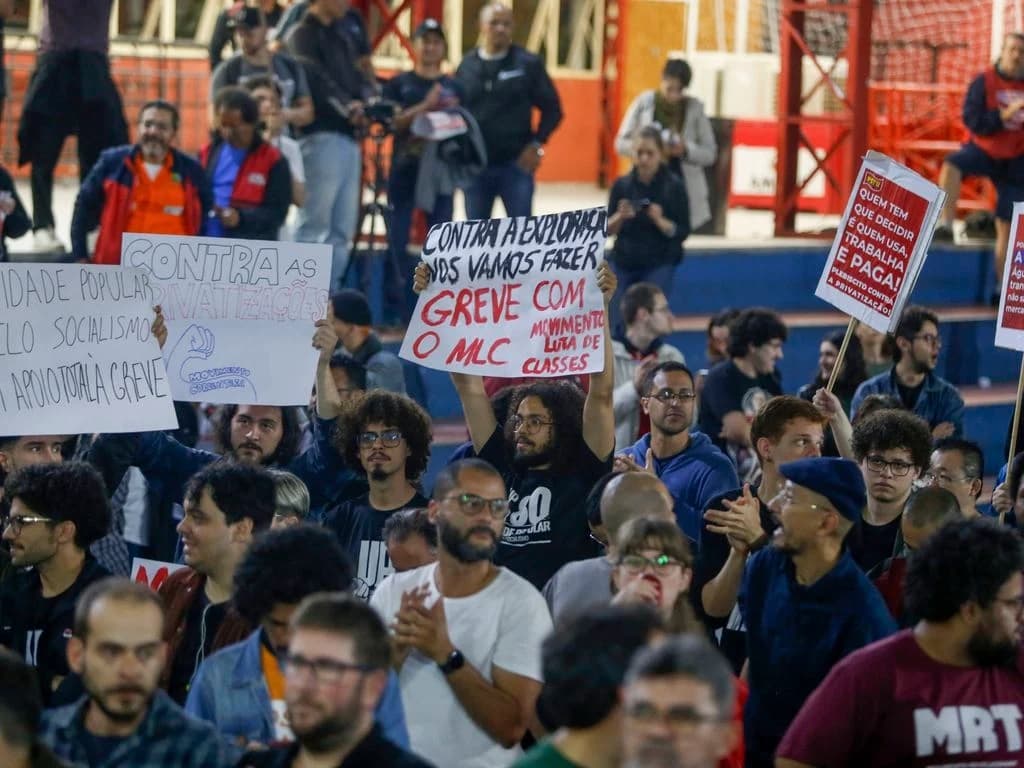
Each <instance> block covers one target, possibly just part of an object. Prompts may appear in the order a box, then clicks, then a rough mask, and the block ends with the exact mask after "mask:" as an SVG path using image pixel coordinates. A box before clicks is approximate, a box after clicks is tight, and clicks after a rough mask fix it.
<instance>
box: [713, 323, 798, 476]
mask: <svg viewBox="0 0 1024 768" xmlns="http://www.w3.org/2000/svg"><path fill="white" fill-rule="evenodd" d="M787 335H788V331H787V329H786V324H785V323H783V322H782V318H781V317H779V316H778V315H777V314H776V313H775V312H772V311H771V310H770V309H763V308H759V307H755V308H753V309H746V310H744V311H743V312H741V313H740V314H739V315H738V316H737V317H736V319H735V320H733V321H732V323H730V325H729V359H728V360H726V361H725V362H722V363H719V364H718V365H716V366H715V367H714V368H712V369H711V370H710V371H709V372H708V375H707V377H706V378H705V379H704V387H703V390H702V392H701V403H700V416H699V418H698V426H699V427H700V431H701V432H703V433H704V434H705V435H707V436H708V437H710V438H711V439H712V440H714V441H715V444H716V445H717V446H718V447H719V448H721V449H722V450H723V451H725V452H726V453H728V454H729V456H730V457H731V458H732V460H733V462H735V464H736V469H737V472H738V474H739V476H740V480H748V479H752V474H753V472H754V471H755V470H756V466H757V457H756V455H755V453H754V449H753V446H752V445H751V442H750V422H751V421H752V420H753V418H754V414H756V413H757V412H758V410H759V409H760V408H761V406H762V405H764V404H765V402H766V401H767V400H768V399H769V398H771V397H773V396H775V395H781V394H782V385H781V384H780V383H779V375H778V372H777V371H776V370H775V363H776V362H777V361H779V360H781V359H782V345H783V343H784V342H785V341H786V336H787Z"/></svg>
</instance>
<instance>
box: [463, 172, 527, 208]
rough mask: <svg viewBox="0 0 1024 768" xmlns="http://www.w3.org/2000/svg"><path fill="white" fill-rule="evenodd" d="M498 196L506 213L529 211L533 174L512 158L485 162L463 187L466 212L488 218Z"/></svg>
mask: <svg viewBox="0 0 1024 768" xmlns="http://www.w3.org/2000/svg"><path fill="white" fill-rule="evenodd" d="M499 197H500V198H501V202H502V203H503V204H504V205H505V212H506V213H507V214H508V215H509V216H530V215H532V214H533V175H532V174H529V173H527V172H526V171H524V170H523V169H522V168H520V167H519V166H518V165H517V164H516V161H515V160H510V161H509V162H507V163H502V164H501V165H489V166H487V168H485V169H484V172H483V173H481V174H480V175H479V176H477V177H476V179H475V180H474V181H473V183H472V184H470V185H469V186H468V187H467V188H466V216H467V217H468V218H470V219H489V218H491V210H492V209H493V208H494V201H495V199H496V198H499Z"/></svg>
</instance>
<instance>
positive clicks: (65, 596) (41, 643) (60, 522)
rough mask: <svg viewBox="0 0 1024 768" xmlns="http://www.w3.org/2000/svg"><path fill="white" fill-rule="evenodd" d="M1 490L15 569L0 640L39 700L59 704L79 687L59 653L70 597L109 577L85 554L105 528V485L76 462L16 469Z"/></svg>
mask: <svg viewBox="0 0 1024 768" xmlns="http://www.w3.org/2000/svg"><path fill="white" fill-rule="evenodd" d="M4 496H5V497H6V498H7V499H9V500H10V503H11V508H10V513H9V514H8V516H7V517H6V518H5V519H4V520H3V540H4V542H5V543H6V544H7V545H8V546H9V547H10V551H11V565H12V566H13V567H14V568H17V569H20V570H18V571H16V572H15V573H14V574H13V576H12V577H11V578H9V579H8V580H6V581H5V583H4V586H3V590H2V591H0V645H5V646H7V647H8V648H10V649H11V650H13V651H15V652H16V653H19V654H21V655H22V657H23V658H24V659H25V661H27V662H28V663H29V664H30V665H31V666H33V667H35V668H36V672H37V674H38V676H39V683H40V688H41V690H42V694H43V701H44V703H45V704H47V705H49V706H53V705H56V704H65V703H67V702H68V701H70V700H71V699H72V698H73V697H74V696H75V695H77V692H78V689H77V685H76V682H75V681H74V680H73V679H66V678H67V677H68V674H69V669H68V663H67V658H66V657H65V655H64V650H65V646H66V645H67V640H68V638H69V637H70V636H71V626H72V623H73V613H74V607H75V601H76V600H77V599H78V596H79V595H81V594H82V591H83V590H84V589H85V588H86V587H87V586H89V585H90V584H92V583H93V582H94V581H97V580H99V579H101V578H103V577H104V576H108V575H109V574H108V573H107V571H106V570H105V569H104V568H103V567H102V566H101V565H100V564H99V563H98V562H97V561H96V560H95V559H94V558H93V557H92V555H90V554H89V545H90V544H92V543H93V542H94V541H96V540H97V539H99V538H100V537H101V536H103V535H104V534H105V533H106V532H107V531H108V530H109V529H110V508H109V506H108V504H107V493H106V488H105V487H104V485H103V480H102V478H101V477H100V476H99V474H98V473H97V472H96V471H95V470H94V469H93V468H92V467H90V466H89V465H88V464H84V463H82V462H77V461H76V462H66V463H63V464H40V465H35V466H29V467H25V468H24V469H21V470H18V471H17V472H15V473H14V474H12V475H11V476H10V477H8V478H7V481H6V483H5V484H4ZM62 684H63V685H62Z"/></svg>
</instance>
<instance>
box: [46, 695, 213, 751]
mask: <svg viewBox="0 0 1024 768" xmlns="http://www.w3.org/2000/svg"><path fill="white" fill-rule="evenodd" d="M88 705H89V698H88V697H84V698H82V699H81V700H79V701H78V702H77V703H75V704H69V705H68V706H66V707H60V708H59V709H51V710H49V711H47V712H46V713H45V714H44V715H43V727H42V734H41V741H42V742H43V743H44V744H46V745H48V746H49V747H50V749H52V750H53V752H54V754H56V755H57V757H59V758H61V759H63V760H66V761H68V762H69V763H71V764H72V765H73V766H75V768H87V767H88V765H89V764H88V761H87V758H86V754H85V748H84V746H83V745H82V734H83V732H84V730H85V725H84V724H83V721H84V717H85V708H86V707H87V706H88ZM229 765H231V762H230V761H229V760H228V758H227V755H226V752H225V751H224V746H223V744H222V742H221V740H220V737H219V736H218V735H217V732H216V731H215V730H214V729H213V727H212V726H210V725H209V724H208V723H204V722H201V721H199V720H193V719H192V718H190V717H188V716H187V715H186V714H185V713H184V712H183V711H182V710H181V708H180V707H179V706H178V705H177V704H175V703H174V702H173V701H171V699H170V697H168V696H167V694H166V693H164V692H163V691H157V692H156V694H155V695H154V697H153V701H152V702H151V703H150V706H149V712H148V713H146V718H145V719H144V720H143V721H142V723H141V724H140V725H139V727H138V729H136V731H135V733H134V734H132V735H131V736H129V737H128V738H127V739H125V740H124V741H123V742H121V743H120V744H119V745H118V747H117V748H116V749H115V750H114V751H113V752H111V753H110V755H108V756H107V759H106V760H104V761H103V762H102V763H100V764H99V765H94V766H92V768H226V767H227V766H229Z"/></svg>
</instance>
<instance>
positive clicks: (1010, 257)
mask: <svg viewBox="0 0 1024 768" xmlns="http://www.w3.org/2000/svg"><path fill="white" fill-rule="evenodd" d="M1010 227H1011V229H1010V240H1009V242H1008V243H1007V246H1006V264H1005V266H1004V267H1003V290H1002V296H1001V297H1000V299H999V314H998V315H997V316H996V320H997V325H996V346H997V347H1006V348H1008V349H1016V350H1019V351H1021V352H1024V203H1014V204H1013V216H1012V217H1011V218H1010Z"/></svg>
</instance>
